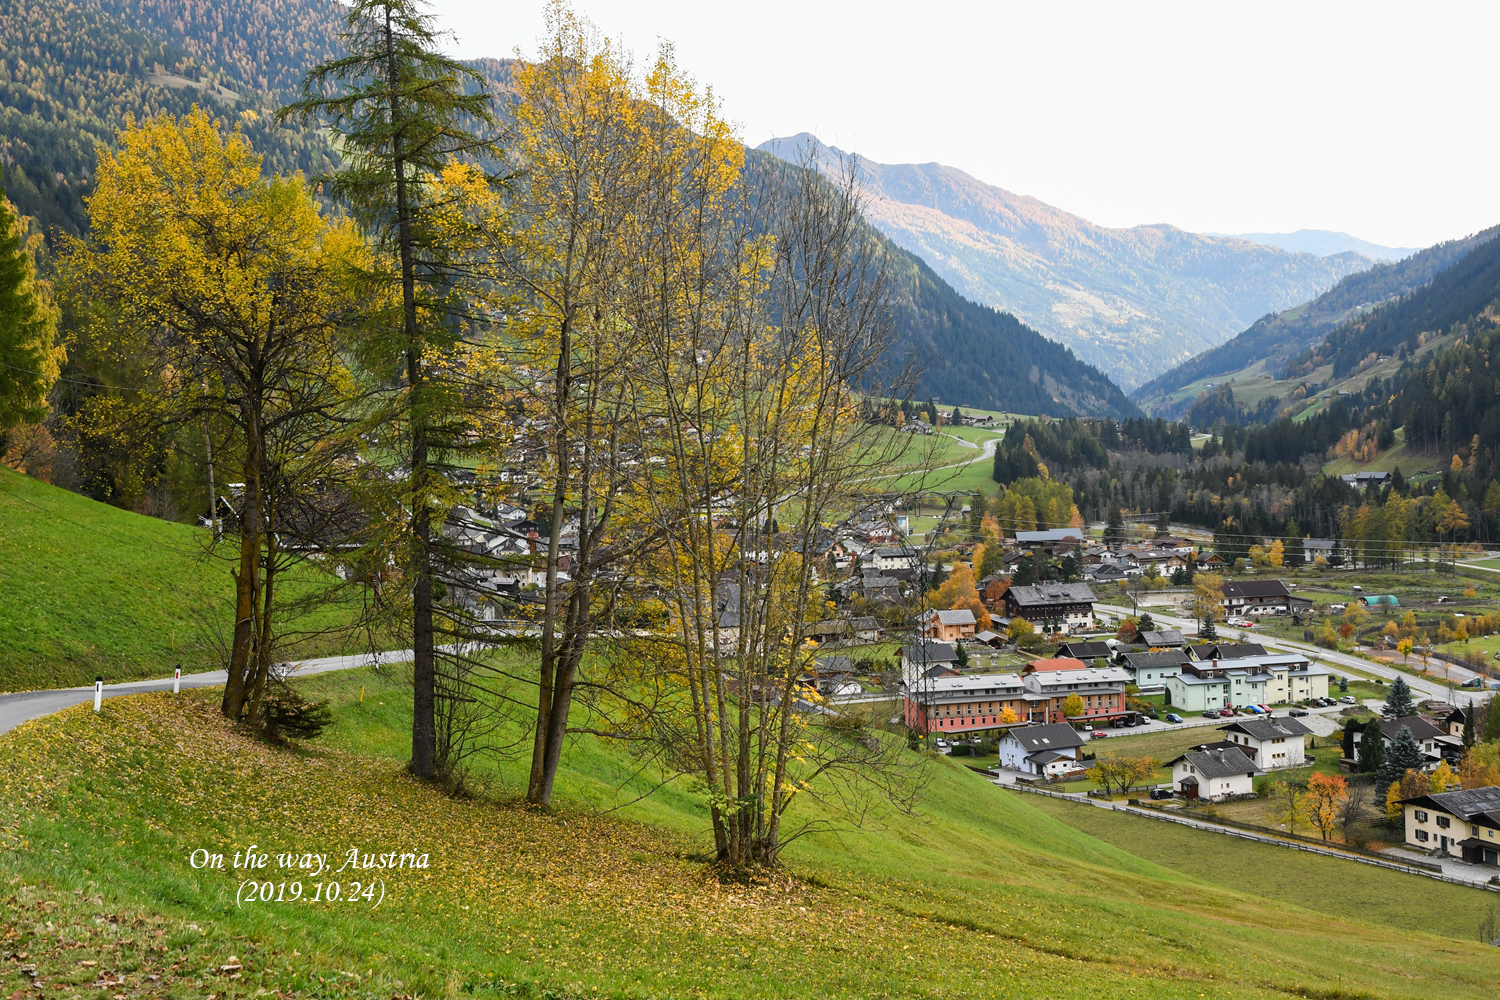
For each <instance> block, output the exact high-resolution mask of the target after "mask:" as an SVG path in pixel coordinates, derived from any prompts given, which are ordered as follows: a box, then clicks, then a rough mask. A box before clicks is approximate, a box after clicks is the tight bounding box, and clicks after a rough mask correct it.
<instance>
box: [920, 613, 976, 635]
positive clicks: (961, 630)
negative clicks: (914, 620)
mask: <svg viewBox="0 0 1500 1000" xmlns="http://www.w3.org/2000/svg"><path fill="white" fill-rule="evenodd" d="M919 621H920V622H921V626H922V635H923V636H924V637H926V638H928V639H941V640H942V641H943V642H957V641H959V640H960V639H972V638H974V630H975V629H976V628H977V627H978V625H979V622H978V620H977V619H975V617H974V612H972V611H970V610H969V609H968V608H961V609H959V610H957V611H926V612H923V614H922V617H921V618H920V619H919Z"/></svg>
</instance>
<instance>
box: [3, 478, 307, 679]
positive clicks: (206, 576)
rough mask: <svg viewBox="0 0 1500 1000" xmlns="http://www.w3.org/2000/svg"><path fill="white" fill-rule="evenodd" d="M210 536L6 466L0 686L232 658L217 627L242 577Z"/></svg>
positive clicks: (157, 672)
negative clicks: (234, 576)
mask: <svg viewBox="0 0 1500 1000" xmlns="http://www.w3.org/2000/svg"><path fill="white" fill-rule="evenodd" d="M208 541H209V538H208V535H207V533H206V532H204V531H201V530H199V529H196V528H193V527H190V526H188V525H184V524H173V523H170V522H167V521H160V520H157V519H155V518H150V517H142V516H141V515H139V514H132V513H130V512H129V511H123V510H119V509H117V508H115V507H111V506H109V505H108V504H102V503H98V502H96V501H94V500H90V499H88V498H86V497H81V496H78V495H77V494H74V493H69V492H67V491H66V490H60V489H57V488H56V487H53V486H48V485H47V484H46V483H42V482H40V481H38V480H35V479H32V478H30V477H28V476H23V475H21V474H19V473H17V472H14V471H12V470H11V469H8V468H5V467H4V466H0V691H23V690H34V689H39V688H51V687H69V686H74V685H80V684H91V683H93V680H94V677H95V676H97V675H101V674H102V675H103V676H104V678H105V679H106V680H108V681H123V680H138V679H141V678H146V677H165V676H170V675H171V673H172V668H173V666H174V665H176V664H178V663H181V664H182V666H183V670H184V671H192V670H211V669H215V668H217V667H220V666H222V665H223V664H222V663H221V662H220V661H219V656H218V653H217V652H216V646H215V644H214V641H213V639H212V638H211V635H210V630H212V629H213V628H214V627H216V626H217V624H218V622H219V621H220V620H222V619H223V617H224V613H225V609H226V608H230V607H231V606H230V605H229V604H228V603H227V602H229V601H231V600H232V598H233V593H234V592H233V586H234V585H233V582H232V580H231V578H230V575H229V567H230V564H229V563H228V562H226V561H225V560H224V559H223V558H222V554H221V555H219V556H215V555H210V554H209V552H208V551H207V545H208ZM231 610H232V608H231ZM324 617H326V618H327V619H328V620H327V621H324V622H321V623H318V624H320V625H328V624H332V623H333V622H335V621H336V620H337V616H336V614H334V613H330V614H328V615H326V616H324ZM336 645H337V643H336V642H332V641H330V640H328V639H324V640H321V641H320V642H319V643H318V644H317V645H316V646H310V647H309V649H308V651H309V652H311V651H314V650H319V651H321V650H328V651H334V647H335V646H336Z"/></svg>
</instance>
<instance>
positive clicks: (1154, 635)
mask: <svg viewBox="0 0 1500 1000" xmlns="http://www.w3.org/2000/svg"><path fill="white" fill-rule="evenodd" d="M1140 640H1141V644H1142V645H1145V646H1149V647H1151V648H1152V649H1181V648H1182V647H1183V646H1186V645H1187V637H1186V636H1184V635H1183V634H1182V633H1181V632H1179V631H1178V630H1177V629H1175V628H1168V629H1147V630H1146V631H1144V632H1142V633H1141V635H1140Z"/></svg>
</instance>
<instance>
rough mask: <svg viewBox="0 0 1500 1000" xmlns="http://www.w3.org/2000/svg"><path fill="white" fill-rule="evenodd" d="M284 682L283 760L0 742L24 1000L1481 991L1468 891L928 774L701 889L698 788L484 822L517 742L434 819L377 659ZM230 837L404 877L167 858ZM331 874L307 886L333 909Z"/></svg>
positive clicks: (393, 680)
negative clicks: (767, 861) (294, 873)
mask: <svg viewBox="0 0 1500 1000" xmlns="http://www.w3.org/2000/svg"><path fill="white" fill-rule="evenodd" d="M302 683H303V685H304V686H305V689H306V690H307V691H308V692H309V693H312V694H316V695H318V696H321V697H326V698H328V699H330V701H331V702H332V704H333V707H334V710H335V717H336V723H335V726H334V728H333V729H332V731H331V732H330V733H328V734H327V735H326V736H325V738H324V740H322V741H320V742H319V743H316V744H314V745H313V746H311V747H309V748H307V749H305V750H277V749H273V748H271V747H269V746H267V745H265V744H263V743H260V742H258V741H255V740H254V739H252V738H250V737H248V736H246V735H245V734H243V733H241V732H239V731H237V730H235V729H234V728H233V727H231V726H229V725H227V724H226V723H224V722H223V720H221V719H220V718H218V716H217V715H216V714H215V713H214V711H213V704H214V696H213V695H212V693H206V694H200V693H194V694H185V695H183V696H181V697H180V698H177V699H173V698H172V697H171V696H169V695H152V696H142V697H136V698H130V699H119V700H114V701H110V702H107V703H106V707H105V710H104V711H103V712H102V713H101V714H99V715H97V716H96V715H95V714H94V713H93V712H92V711H90V710H89V707H88V706H83V707H81V708H78V709H71V710H68V711H67V712H64V713H62V714H60V715H58V716H53V717H50V718H47V719H44V720H39V721H38V722H35V723H30V724H27V725H26V726H23V727H22V728H20V729H18V730H16V731H15V732H13V733H10V734H8V735H6V736H3V737H0V755H3V756H4V758H5V759H6V760H7V762H8V766H7V768H5V769H4V770H3V771H0V940H5V941H6V942H7V945H6V947H7V949H8V950H9V951H10V952H12V953H21V954H23V955H25V956H26V957H25V961H27V962H29V963H31V964H33V965H34V966H35V970H34V971H35V974H36V975H35V978H36V980H37V982H38V983H39V984H40V985H41V986H42V987H43V989H44V990H45V991H46V992H47V994H48V995H54V990H56V993H55V995H56V996H58V998H59V1000H74V998H75V997H78V996H83V995H94V994H92V993H91V992H90V991H89V988H90V986H94V985H95V984H97V983H100V982H102V983H104V985H105V986H106V987H107V989H106V992H107V993H108V994H109V995H110V996H111V997H122V998H125V1000H135V998H137V997H148V996H149V997H165V998H172V1000H176V998H179V997H180V998H187V997H193V998H197V1000H201V998H203V997H204V996H207V995H208V994H210V993H211V994H212V995H213V996H214V997H215V998H218V1000H230V998H233V1000H239V998H249V997H253V996H257V995H261V994H270V993H271V992H275V993H278V994H280V995H282V996H289V995H293V994H299V995H301V996H304V997H313V996H316V997H348V998H360V1000H385V998H388V997H391V996H403V997H436V996H442V997H444V998H446V1000H456V998H459V997H486V998H487V997H492V996H524V997H555V998H581V997H619V998H648V997H689V996H691V997H714V998H718V997H724V998H729V997H736V998H738V997H757V998H759V997H785V998H794V997H798V998H800V997H817V998H820V1000H821V998H830V997H923V998H934V1000H936V998H939V997H941V998H967V997H974V998H979V997H984V998H989V997H993V996H995V995H997V994H998V995H1002V996H1014V997H1023V998H1031V997H1036V998H1042V997H1049V998H1050V997H1057V998H1061V997H1081V996H1087V997H1090V998H1101V1000H1113V998H1123V997H1130V996H1137V997H1145V996H1150V997H1154V998H1164V1000H1175V998H1194V1000H1195V998H1199V997H1202V996H1211V997H1213V998H1216V1000H1220V998H1222V1000H1238V998H1270V997H1278V998H1285V997H1286V996H1323V997H1356V996H1380V997H1413V998H1416V997H1421V998H1446V997H1453V998H1460V997H1462V998H1468V997H1473V996H1479V995H1483V994H1484V993H1485V992H1486V991H1487V990H1488V989H1489V988H1490V986H1491V985H1492V984H1493V982H1494V979H1495V977H1496V976H1500V953H1497V952H1496V951H1495V950H1494V949H1490V948H1486V947H1482V946H1480V945H1479V944H1477V943H1475V942H1473V937H1474V928H1475V927H1476V926H1477V923H1478V920H1479V919H1480V915H1481V913H1482V911H1483V909H1484V907H1486V906H1489V905H1492V904H1493V901H1494V900H1493V897H1491V896H1489V895H1486V894H1484V893H1482V892H1480V891H1478V890H1467V889H1460V888H1457V887H1448V886H1445V885H1442V884H1440V883H1435V882H1426V881H1421V880H1417V879H1415V878H1414V877H1410V876H1392V879H1405V881H1394V880H1387V879H1386V878H1385V877H1384V873H1380V872H1373V871H1367V870H1365V869H1363V868H1360V869H1358V880H1355V881H1351V875H1350V873H1349V872H1348V871H1346V870H1345V869H1346V868H1349V869H1353V868H1355V866H1352V865H1344V864H1343V863H1339V862H1327V861H1325V862H1323V866H1322V867H1317V868H1313V867H1305V866H1308V865H1311V864H1317V862H1316V859H1309V858H1306V857H1304V856H1302V855H1299V854H1297V853H1296V852H1291V851H1273V849H1270V848H1266V849H1265V850H1266V852H1268V853H1266V854H1265V855H1264V856H1263V857H1262V856H1249V855H1242V854H1240V853H1239V852H1240V849H1241V848H1242V847H1243V846H1245V845H1239V844H1238V843H1237V842H1233V841H1220V840H1213V841H1204V840H1201V839H1199V840H1196V841H1187V840H1182V839H1180V838H1181V837H1182V836H1183V833H1179V832H1178V831H1176V830H1174V829H1173V828H1170V827H1166V826H1165V825H1163V824H1150V825H1149V826H1148V827H1146V828H1144V829H1143V831H1142V832H1140V833H1131V834H1130V835H1129V836H1128V838H1127V837H1124V836H1120V835H1117V834H1116V833H1115V832H1114V831H1113V830H1112V829H1111V828H1109V827H1108V826H1100V827H1099V829H1098V830H1095V829H1093V828H1091V824H1095V823H1102V824H1108V823H1110V822H1113V821H1114V820H1115V818H1114V817H1111V816H1108V815H1106V814H1104V813H1103V812H1102V811H1097V810H1093V809H1090V808H1087V807H1071V806H1069V805H1068V804H1066V803H1052V802H1050V801H1048V800H1044V799H1043V798H1042V797H1040V796H1036V797H1022V796H1019V795H1014V794H1011V793H1005V792H1002V791H1000V790H999V789H996V788H994V787H993V786H992V785H990V784H988V783H987V782H985V781H983V780H982V779H980V778H978V777H976V776H975V775H974V774H973V773H972V772H970V771H969V770H968V769H967V768H964V767H961V766H959V765H958V764H956V763H954V762H951V761H947V760H944V759H942V758H937V757H934V758H929V759H928V761H929V762H928V764H927V768H926V770H927V774H926V782H925V789H924V794H923V798H922V800H921V804H920V807H919V809H918V811H917V813H916V814H915V815H908V814H904V813H900V812H896V811H893V810H891V809H889V808H877V809H876V810H875V811H874V812H873V813H872V814H871V815H870V816H869V817H868V818H867V820H866V822H865V823H864V825H863V826H862V827H861V828H857V829H856V828H854V827H853V826H851V825H850V823H849V821H848V819H847V817H844V816H842V815H841V814H840V813H838V812H837V811H835V810H834V809H833V807H832V805H831V803H830V802H829V801H827V800H825V799H824V797H823V796H822V795H821V794H820V793H819V790H818V789H817V788H814V789H812V790H811V794H810V795H809V796H808V797H807V799H806V801H804V802H800V803H799V804H798V805H797V806H796V807H795V808H794V811H793V816H794V819H795V821H797V822H800V821H805V820H809V819H814V820H830V821H833V822H834V824H835V827H836V828H835V829H832V830H830V831H828V832H824V833H814V834H811V835H809V836H807V837H804V838H802V839H801V840H799V841H797V842H796V843H795V844H794V845H793V846H792V847H791V848H790V849H789V851H788V853H787V856H786V861H787V868H786V870H784V871H781V872H774V873H766V874H765V875H763V876H762V877H759V878H756V879H753V880H751V881H750V882H748V883H744V882H721V881H719V880H718V879H716V878H715V877H714V876H713V873H712V870H711V869H710V868H708V867H707V865H706V864H705V858H704V849H705V847H706V846H707V844H708V841H707V839H706V834H705V807H704V800H703V795H702V793H701V790H700V789H698V788H696V787H694V785H693V784H692V783H691V782H686V781H682V780H677V781H672V782H668V783H667V784H666V785H665V786H664V787H663V788H662V789H661V790H660V791H658V792H657V793H656V794H654V795H651V796H649V797H646V798H644V799H639V800H638V797H639V796H640V795H641V794H642V792H644V791H646V790H648V789H649V788H651V787H652V786H653V785H654V783H655V776H654V774H652V773H642V769H641V768H640V767H639V766H638V765H637V764H636V763H635V762H634V761H633V760H632V759H631V758H630V757H629V755H628V754H626V753H624V752H623V751H622V750H620V749H619V748H617V747H615V746H613V745H611V744H608V743H605V742H603V741H600V740H599V739H597V738H595V737H592V736H587V735H579V736H578V737H576V739H575V740H574V741H573V742H572V743H571V744H570V746H569V749H568V750H567V752H566V754H565V757H564V770H563V772H562V774H561V775H560V777H559V783H558V798H559V802H560V808H559V809H558V810H557V811H555V812H550V813H549V812H538V811H531V810H526V809H523V808H519V807H517V806H515V805H512V804H510V797H511V796H512V795H513V794H514V793H515V790H516V789H517V787H518V785H519V783H520V782H521V781H522V780H524V773H525V760H524V759H523V758H522V757H521V756H520V755H519V754H517V753H515V752H508V753H502V754H500V755H499V756H498V757H497V758H496V759H495V760H494V761H492V762H490V763H488V764H486V765H485V766H484V767H483V768H482V769H481V770H480V771H479V772H478V773H476V775H475V777H476V779H477V781H478V783H479V784H478V787H479V788H480V789H481V790H482V794H481V795H480V796H479V797H477V798H473V799H468V800H457V801H456V800H452V799H447V798H444V797H442V796H441V795H439V794H437V793H436V792H435V791H433V790H432V789H429V788H427V787H425V786H422V785H420V784H418V783H416V782H414V781H413V780H411V779H410V778H408V777H407V776H406V775H405V773H404V771H403V761H404V757H405V754H406V752H407V748H408V746H409V742H408V732H407V726H408V725H409V718H410V717H409V714H408V706H409V702H410V692H409V682H408V680H407V678H405V677H403V676H402V675H401V674H400V672H399V671H398V672H392V671H389V670H387V671H386V672H385V673H383V674H376V673H374V672H372V671H358V672H348V673H342V674H336V675H325V676H322V677H317V678H309V679H308V680H307V681H304V682H302ZM506 735H507V736H515V735H519V730H515V729H512V730H510V731H509V732H508V733H507V734H506ZM502 742H503V741H502ZM1067 808H1074V809H1076V810H1077V812H1078V813H1079V815H1078V816H1074V815H1063V814H1061V813H1059V811H1058V810H1060V809H1067ZM606 810H608V811H606ZM1095 813H1097V815H1093V814H1095ZM1060 816H1061V818H1062V819H1065V820H1066V822H1062V821H1060V820H1059V817H1060ZM1080 817H1081V818H1080ZM1137 822H1139V823H1146V822H1147V821H1144V820H1141V821H1137ZM1075 826H1076V827H1078V828H1077V829H1075ZM1187 836H1198V837H1200V838H1201V837H1203V836H1207V835H1193V834H1190V833H1187ZM1174 837H1175V838H1178V839H1175V840H1174V839H1172V838H1174ZM251 844H256V845H260V846H259V850H260V851H263V852H267V853H269V854H270V855H271V856H272V858H273V860H272V861H271V866H272V868H273V869H274V867H275V865H276V863H277V862H276V861H275V860H274V857H275V855H276V853H278V852H313V853H327V854H329V855H331V856H332V862H333V864H334V865H335V866H337V865H339V864H340V863H342V860H343V855H344V854H345V852H347V851H348V850H349V849H350V848H356V849H359V850H362V851H364V852H369V853H372V854H374V853H379V852H411V853H412V854H414V855H416V854H425V855H427V856H428V858H429V863H430V867H429V868H425V869H420V870H401V871H388V872H382V873H379V874H381V875H382V877H383V878H384V882H385V888H384V891H385V898H384V901H383V902H382V903H381V904H380V906H379V907H378V908H375V907H373V906H372V901H365V900H363V899H361V900H360V901H359V902H356V903H349V902H341V903H339V904H337V905H333V906H330V905H328V904H326V903H322V904H312V903H300V902H299V903H295V904H294V903H290V902H283V903H242V904H240V905H236V902H235V897H236V891H237V890H238V889H239V888H240V884H241V882H240V880H241V879H242V878H244V877H245V873H244V872H239V873H236V872H234V871H232V870H229V868H228V867H226V869H225V870H216V869H212V868H207V869H201V868H194V867H193V866H192V862H191V859H192V858H193V857H194V855H193V853H192V852H193V851H194V850H196V849H200V848H201V849H203V850H204V851H206V852H209V853H223V854H224V856H225V858H226V865H230V864H232V861H233V858H234V855H235V853H236V852H240V851H243V850H245V849H246V848H248V847H249V846H250V845H251ZM1122 844H1126V845H1128V849H1126V848H1125V847H1122V846H1121V845H1122ZM198 857H199V858H200V859H201V857H202V855H199V856H198ZM1148 859H1154V860H1148ZM357 877H358V874H357V873H350V872H344V873H335V874H334V876H333V879H334V880H337V881H339V882H340V883H341V886H342V889H341V893H345V894H346V893H347V892H348V891H349V890H350V889H352V882H353V881H354V880H355V879H356V878H357ZM265 880H267V881H273V882H275V883H276V884H277V885H279V883H280V882H283V881H286V882H290V881H292V880H293V879H292V877H291V876H288V875H285V874H283V873H276V874H274V875H270V874H268V875H266V876H265ZM1360 880H1363V881H1360ZM299 881H301V882H302V883H303V885H304V886H305V887H307V891H309V892H310V891H311V886H312V885H313V884H314V883H315V882H325V883H326V882H328V881H329V877H328V875H326V874H325V875H324V876H322V877H321V878H314V877H313V876H312V875H311V874H308V875H305V876H303V877H302V878H301V879H300V880H299ZM360 881H361V882H362V883H368V882H369V877H368V876H367V877H366V878H364V879H360ZM276 891H280V890H279V889H277V890H276ZM1372 900H1374V901H1378V902H1377V903H1376V904H1375V905H1372V904H1371V902H1370V901H1372ZM1398 917H1399V919H1397V918H1398ZM231 956H232V958H231ZM1273 957H1274V958H1273ZM92 963H97V964H92ZM226 966H227V967H228V968H225V967H226ZM158 977H159V978H158ZM13 981H14V982H15V983H16V985H18V986H19V985H22V984H23V981H22V978H21V977H19V976H17V977H15V978H14V980H13Z"/></svg>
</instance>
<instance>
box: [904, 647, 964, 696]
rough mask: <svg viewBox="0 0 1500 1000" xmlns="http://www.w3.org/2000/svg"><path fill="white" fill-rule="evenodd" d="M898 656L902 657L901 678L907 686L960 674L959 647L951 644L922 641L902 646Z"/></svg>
mask: <svg viewBox="0 0 1500 1000" xmlns="http://www.w3.org/2000/svg"><path fill="white" fill-rule="evenodd" d="M898 654H899V655H900V657H901V678H902V680H903V681H904V682H905V683H906V684H907V685H915V684H918V683H919V682H921V681H922V680H925V679H929V678H932V677H952V676H954V675H956V674H957V673H958V647H957V646H955V645H953V644H952V643H951V642H934V641H933V640H931V639H922V640H919V641H917V642H911V643H907V644H906V645H905V646H902V647H901V649H900V650H898Z"/></svg>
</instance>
